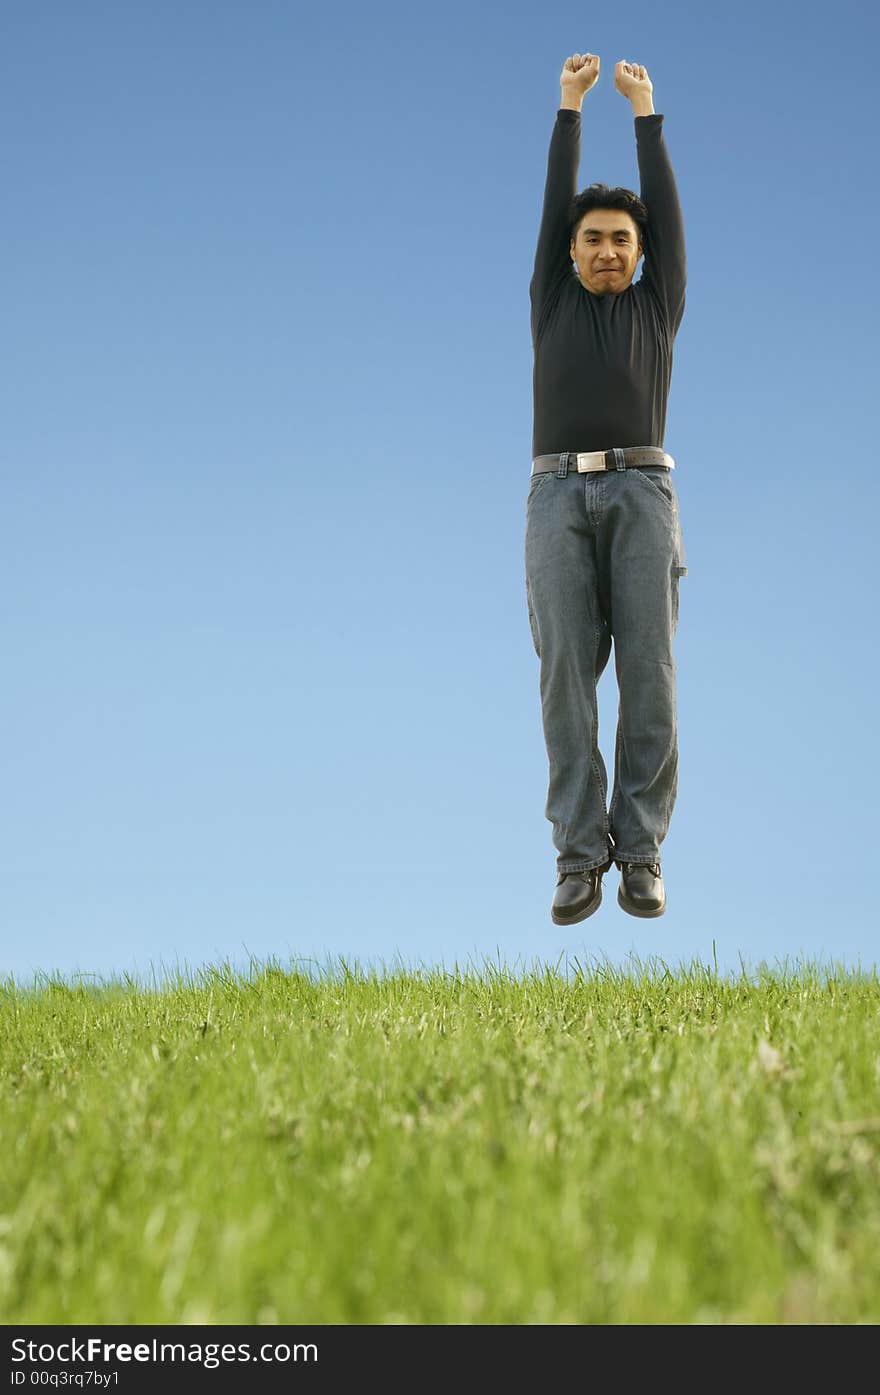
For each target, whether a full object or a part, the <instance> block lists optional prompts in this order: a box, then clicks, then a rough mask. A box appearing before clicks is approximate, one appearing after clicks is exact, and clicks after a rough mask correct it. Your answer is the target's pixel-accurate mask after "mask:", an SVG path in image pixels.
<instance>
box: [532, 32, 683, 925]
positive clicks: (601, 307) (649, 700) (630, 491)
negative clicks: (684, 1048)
mask: <svg viewBox="0 0 880 1395" xmlns="http://www.w3.org/2000/svg"><path fill="white" fill-rule="evenodd" d="M598 77H599V59H598V58H597V57H596V55H595V54H592V53H586V54H578V53H575V54H574V55H573V56H572V57H571V58H567V59H566V60H565V64H564V65H563V69H562V75H561V78H560V82H561V87H562V98H561V103H560V108H559V110H558V111H557V113H556V124H555V125H554V127H553V133H552V136H551V139H550V154H549V159H548V168H547V182H546V186H545V189H544V206H543V211H542V215H541V226H540V231H539V234H538V245H537V251H536V253H535V269H534V274H533V276H532V280H531V283H530V286H529V296H530V300H531V329H532V345H533V348H534V356H535V361H534V433H533V437H532V473H531V483H530V485H529V492H528V499H527V502H526V536H525V564H526V600H527V605H528V615H529V623H530V625H531V630H532V637H533V640H534V645H535V651H536V653H537V655H538V658H539V659H540V661H541V663H540V691H541V709H542V720H543V727H544V739H545V743H546V747H547V755H548V758H549V763H550V780H549V788H548V794H547V805H546V810H545V812H546V816H547V818H548V819H549V820H550V822H551V823H552V825H553V842H554V845H555V847H556V849H557V852H558V857H557V883H556V892H555V895H554V898H553V904H552V907H551V912H550V913H551V916H552V918H553V920H554V921H555V923H556V924H557V925H572V924H574V923H575V922H576V921H580V920H585V919H586V917H587V916H589V915H592V914H593V912H594V911H596V910H598V908H599V905H600V904H601V901H602V876H603V874H604V873H605V872H607V871H609V870H610V868H611V864H612V862H616V863H617V866H618V868H619V870H620V872H621V882H620V889H619V891H618V901H619V903H620V905H621V906H622V907H623V909H624V910H625V911H628V912H629V913H630V914H631V915H636V916H658V915H662V914H663V912H664V911H665V909H666V892H665V889H664V886H663V877H662V874H661V870H660V844H661V843H662V842H663V839H664V838H665V837H666V834H667V831H668V829H669V821H670V817H671V815H672V809H673V805H674V803H675V796H676V793H677V789H678V741H677V724H676V705H675V674H676V669H675V660H674V658H673V652H672V642H673V636H674V634H675V632H676V629H677V626H678V586H679V578H680V577H681V576H683V575H684V574H685V572H686V571H687V568H686V566H685V565H684V543H683V537H682V528H681V522H680V517H679V506H678V495H677V493H676V489H675V485H674V484H673V481H672V474H671V471H672V469H673V468H674V464H675V462H674V460H673V459H672V457H671V456H670V455H667V453H666V452H665V451H664V450H663V437H664V433H665V427H666V403H667V398H668V394H669V384H670V377H671V371H672V348H673V341H674V339H675V335H676V333H677V332H678V327H679V325H680V324H681V320H682V316H683V314H684V303H685V284H686V259H685V245H684V222H683V219H682V213H681V206H680V204H679V199H678V191H677V189H676V185H675V178H674V176H673V173H672V166H671V164H670V161H669V155H668V152H667V149H666V144H665V141H664V138H663V131H662V125H663V117H662V115H657V114H655V112H654V103H653V85H652V83H651V80H650V78H649V77H648V74H647V72H646V71H645V69H644V68H643V67H641V66H640V65H639V64H638V63H627V62H624V61H623V60H621V61H620V62H619V63H618V64H617V66H616V68H615V72H614V83H615V87H616V88H617V90H618V92H620V93H621V94H622V95H623V96H624V97H626V98H628V99H629V101H630V102H631V103H632V109H633V113H634V121H635V135H636V149H637V155H638V165H639V178H640V187H641V197H639V196H638V195H637V194H635V193H633V191H632V190H630V189H622V188H613V189H611V188H609V187H608V185H606V184H593V185H591V186H590V187H589V188H588V189H585V190H584V191H583V192H582V193H580V194H577V195H576V194H575V190H576V187H577V184H576V180H577V172H578V163H579V159H580V133H581V104H582V102H583V99H584V95H585V93H587V92H588V91H589V89H590V88H591V87H592V86H593V85H594V83H595V82H596V81H597V79H598ZM643 255H644V265H643V268H642V275H641V278H640V279H639V281H638V282H637V283H636V284H635V285H633V284H632V278H633V275H634V273H635V270H636V265H637V263H638V261H639V259H640V258H641V257H642V256H643ZM572 263H573V267H572ZM612 639H613V641H614V659H615V667H616V670H617V683H618V690H619V694H620V704H619V710H618V723H617V741H616V747H615V762H614V790H613V793H612V798H611V805H610V807H609V809H608V811H607V812H606V808H605V799H606V793H607V776H606V771H605V763H604V761H603V759H602V754H601V752H600V750H599V743H598V705H597V699H596V684H597V682H598V680H599V678H600V676H601V674H602V672H603V671H604V669H605V665H606V663H607V662H608V658H609V655H610V652H611V641H612Z"/></svg>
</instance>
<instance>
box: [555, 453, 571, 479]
mask: <svg viewBox="0 0 880 1395" xmlns="http://www.w3.org/2000/svg"><path fill="white" fill-rule="evenodd" d="M570 454H571V452H570V451H567V450H564V451H562V452H561V453H560V456H559V469H558V470H557V471H556V478H557V479H558V480H564V479H565V477H566V475H567V474H568V457H569V455H570Z"/></svg>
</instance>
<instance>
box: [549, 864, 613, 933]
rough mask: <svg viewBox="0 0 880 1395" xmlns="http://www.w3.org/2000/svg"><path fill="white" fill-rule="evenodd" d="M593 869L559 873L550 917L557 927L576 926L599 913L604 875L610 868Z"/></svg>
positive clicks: (607, 866)
mask: <svg viewBox="0 0 880 1395" xmlns="http://www.w3.org/2000/svg"><path fill="white" fill-rule="evenodd" d="M610 865H611V863H610V860H609V862H608V863H606V865H605V866H604V867H591V868H590V870H589V871H588V872H559V873H558V874H557V877H556V895H555V896H554V897H553V905H552V906H551V907H550V916H551V918H552V920H553V922H554V924H556V925H576V924H577V922H578V921H579V920H586V918H587V916H588V915H592V914H593V912H594V911H598V909H599V907H600V906H601V904H602V874H603V872H607V871H608V868H609V867H610Z"/></svg>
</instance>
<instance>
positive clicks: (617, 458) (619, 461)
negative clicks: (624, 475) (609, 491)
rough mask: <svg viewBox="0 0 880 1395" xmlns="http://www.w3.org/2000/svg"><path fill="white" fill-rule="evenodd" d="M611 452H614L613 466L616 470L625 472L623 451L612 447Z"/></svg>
mask: <svg viewBox="0 0 880 1395" xmlns="http://www.w3.org/2000/svg"><path fill="white" fill-rule="evenodd" d="M612 450H613V451H614V464H615V466H616V467H617V469H618V470H625V469H626V456H625V455H624V453H623V451H622V450H621V449H620V446H612Z"/></svg>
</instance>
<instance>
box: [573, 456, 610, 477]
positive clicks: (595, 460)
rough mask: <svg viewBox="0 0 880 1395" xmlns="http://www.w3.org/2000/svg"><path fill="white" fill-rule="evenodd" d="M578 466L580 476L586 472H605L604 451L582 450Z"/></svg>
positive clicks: (578, 457) (578, 458)
mask: <svg viewBox="0 0 880 1395" xmlns="http://www.w3.org/2000/svg"><path fill="white" fill-rule="evenodd" d="M577 466H578V471H579V473H580V474H583V473H584V472H585V471H586V470H604V469H605V452H604V450H581V451H578V453H577Z"/></svg>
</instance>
